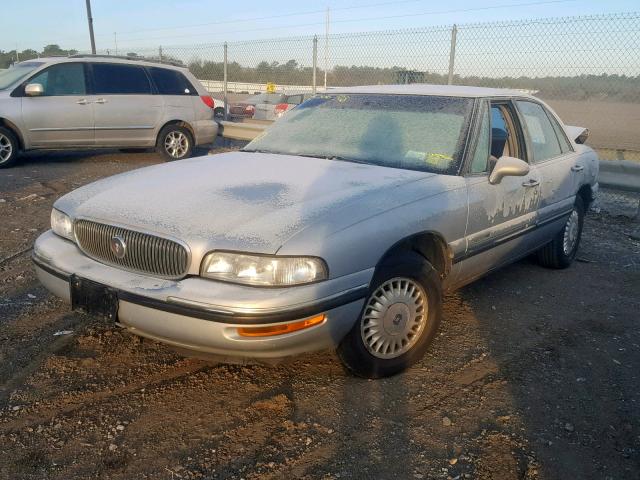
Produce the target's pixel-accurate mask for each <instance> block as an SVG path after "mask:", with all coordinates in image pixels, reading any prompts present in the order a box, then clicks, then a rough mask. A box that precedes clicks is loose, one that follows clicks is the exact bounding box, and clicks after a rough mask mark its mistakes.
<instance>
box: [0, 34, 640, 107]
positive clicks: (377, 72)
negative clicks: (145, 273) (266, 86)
mask: <svg viewBox="0 0 640 480" xmlns="http://www.w3.org/2000/svg"><path fill="white" fill-rule="evenodd" d="M77 53H78V51H77V50H73V49H72V50H64V49H62V48H60V46H58V45H55V44H52V45H47V46H46V47H44V48H43V49H42V51H41V52H37V51H35V50H23V51H22V52H16V51H15V50H11V51H3V50H0V68H8V67H9V66H11V65H12V64H13V63H15V62H16V61H17V59H19V60H20V61H24V60H31V59H34V58H38V57H48V56H68V55H74V54H77ZM127 56H130V57H138V58H143V56H141V55H138V54H136V53H135V52H127ZM144 58H148V59H149V60H153V61H158V60H160V59H159V56H154V57H144ZM162 60H163V61H165V62H168V61H171V62H172V63H177V64H181V65H184V66H186V67H188V68H189V70H190V71H191V72H192V73H193V74H194V75H195V76H196V78H199V79H201V80H222V78H223V73H224V65H223V63H222V62H213V61H208V60H192V61H191V62H189V63H188V64H185V63H184V62H182V61H181V60H180V59H179V58H175V57H172V56H168V55H163V57H162ZM227 72H228V79H229V81H234V82H247V83H267V82H273V83H275V84H276V85H311V83H312V78H313V69H312V67H310V66H304V65H300V64H298V62H297V61H296V60H289V61H287V62H284V63H279V62H266V61H262V62H260V63H258V64H257V65H256V66H245V65H241V64H240V63H238V62H229V63H228V65H227ZM316 78H317V82H318V84H319V85H320V84H322V83H323V82H324V71H323V70H322V69H320V68H318V69H317V70H316ZM408 78H410V79H411V81H419V82H421V83H434V84H446V83H447V80H448V76H447V75H446V74H440V73H435V72H428V71H425V72H414V71H409V70H408V69H406V68H404V67H399V66H394V67H370V66H355V65H352V66H341V65H338V66H335V67H333V68H332V69H331V70H329V71H327V84H328V85H331V86H351V85H375V84H390V83H404V82H405V81H406V80H407V79H408ZM454 83H455V84H457V85H473V86H483V87H495V88H517V89H526V90H535V91H537V95H538V96H540V97H541V98H550V99H568V100H589V99H602V100H615V101H625V102H634V103H637V102H640V75H637V76H628V75H617V74H613V75H612V74H605V73H603V74H601V75H592V74H582V75H576V76H572V77H569V76H545V77H528V76H520V77H510V76H503V77H489V76H468V75H466V76H460V75H455V76H454Z"/></svg>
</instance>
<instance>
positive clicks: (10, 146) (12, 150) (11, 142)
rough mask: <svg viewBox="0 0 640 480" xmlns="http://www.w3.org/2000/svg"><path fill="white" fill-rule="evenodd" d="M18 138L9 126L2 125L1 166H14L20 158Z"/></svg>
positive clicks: (0, 128)
mask: <svg viewBox="0 0 640 480" xmlns="http://www.w3.org/2000/svg"><path fill="white" fill-rule="evenodd" d="M18 148H19V145H18V139H17V138H16V136H15V135H14V133H13V132H12V131H11V130H9V129H8V128H4V127H0V168H6V167H10V166H12V165H13V164H14V163H15V162H16V159H17V158H18Z"/></svg>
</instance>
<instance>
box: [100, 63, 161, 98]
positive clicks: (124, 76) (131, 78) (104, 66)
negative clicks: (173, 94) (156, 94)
mask: <svg viewBox="0 0 640 480" xmlns="http://www.w3.org/2000/svg"><path fill="white" fill-rule="evenodd" d="M92 68H93V89H94V93H95V94H96V95H135V94H138V95H149V94H150V93H151V85H150V84H149V79H148V78H147V74H146V73H145V71H144V69H143V68H142V67H139V66H136V65H126V64H116V63H94V64H93V65H92Z"/></svg>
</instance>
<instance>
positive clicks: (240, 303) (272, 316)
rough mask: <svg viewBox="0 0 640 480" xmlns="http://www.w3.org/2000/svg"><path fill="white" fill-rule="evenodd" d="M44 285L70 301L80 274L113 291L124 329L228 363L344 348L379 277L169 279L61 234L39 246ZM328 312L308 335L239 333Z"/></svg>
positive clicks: (366, 274) (38, 267)
mask: <svg viewBox="0 0 640 480" xmlns="http://www.w3.org/2000/svg"><path fill="white" fill-rule="evenodd" d="M33 260H34V263H35V267H36V273H37V276H38V278H39V280H40V281H41V282H42V284H43V285H44V286H45V287H46V288H47V289H48V290H49V291H51V292H52V293H53V294H55V295H56V296H58V297H60V298H62V299H63V300H65V301H66V302H70V289H69V279H70V277H71V275H74V274H75V275H77V276H79V277H82V278H86V279H88V280H92V281H94V282H98V283H101V284H103V285H106V286H108V287H111V288H113V289H114V290H115V291H116V292H117V297H118V323H119V324H120V325H122V326H123V327H125V328H127V329H128V330H130V331H131V332H132V333H134V334H136V335H140V336H143V337H147V338H152V339H154V340H158V341H161V342H164V343H167V344H170V345H173V346H175V347H178V348H180V349H186V350H192V351H197V352H202V353H205V354H213V355H216V356H223V357H240V358H256V359H277V358H283V357H288V356H291V355H297V354H300V353H303V352H308V351H314V350H320V349H324V348H333V347H335V346H337V345H338V344H339V343H340V341H341V340H342V338H343V337H344V336H345V335H346V333H347V332H348V331H349V330H350V329H351V328H352V326H353V324H354V322H355V321H356V319H357V318H358V315H359V313H360V310H361V309H362V305H363V303H364V297H365V296H366V292H367V288H368V287H367V285H368V282H369V280H370V278H371V275H372V273H373V272H372V271H369V270H366V271H363V272H358V273H356V274H352V275H348V276H346V277H340V278H337V279H332V280H328V281H325V282H319V283H317V284H311V285H305V286H299V287H291V288H272V289H268V288H267V289H265V288H256V287H247V286H242V285H234V284H227V283H222V282H215V281H211V280H206V279H202V278H199V277H187V278H184V279H182V280H178V281H171V280H163V279H158V278H154V277H149V276H145V275H140V274H137V273H131V272H127V271H124V270H120V269H117V268H114V267H110V266H108V265H104V264H102V263H100V262H97V261H95V260H92V259H90V258H89V257H87V256H85V255H84V254H83V253H82V252H81V251H80V250H79V249H78V248H77V247H76V245H75V244H74V243H72V242H70V241H67V240H64V239H62V238H60V237H58V236H57V235H55V234H53V232H51V231H49V232H45V233H44V234H42V235H41V236H40V237H39V238H38V240H37V241H36V243H35V245H34V253H33ZM320 313H324V314H325V317H326V320H325V321H324V322H323V323H322V324H320V325H316V326H313V327H310V328H307V329H305V330H300V331H297V332H293V333H288V334H283V335H277V336H271V337H250V338H248V337H241V336H239V335H238V331H237V329H238V327H246V326H247V325H260V326H268V325H275V324H281V323H284V322H292V321H297V320H302V319H305V318H308V317H311V316H314V315H318V314H320Z"/></svg>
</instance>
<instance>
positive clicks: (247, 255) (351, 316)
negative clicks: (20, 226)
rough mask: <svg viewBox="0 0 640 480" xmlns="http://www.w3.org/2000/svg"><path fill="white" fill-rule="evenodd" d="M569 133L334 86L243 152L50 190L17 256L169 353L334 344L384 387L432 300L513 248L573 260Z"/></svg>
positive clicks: (580, 171)
mask: <svg viewBox="0 0 640 480" xmlns="http://www.w3.org/2000/svg"><path fill="white" fill-rule="evenodd" d="M586 135H587V131H586V129H584V128H578V127H570V126H566V125H564V123H563V122H562V121H561V120H560V118H559V117H558V116H557V115H556V114H555V113H554V112H553V111H552V109H551V108H549V107H548V106H547V105H546V104H545V103H543V102H542V101H540V100H538V99H536V98H534V97H532V96H529V95H527V94H523V93H521V92H518V91H508V90H497V89H484V88H473V87H454V86H431V85H402V86H400V85H395V86H394V85H391V86H371V87H350V88H343V89H335V90H334V91H330V92H328V93H326V94H321V95H318V96H316V97H313V98H311V99H310V100H308V101H306V102H304V103H303V104H301V105H299V106H298V107H296V108H295V109H293V110H291V111H290V112H288V113H287V114H286V115H285V116H284V117H283V118H282V119H281V120H279V121H278V122H276V123H275V124H274V125H272V126H271V127H270V128H269V129H267V130H266V132H265V133H264V134H263V135H261V136H260V137H258V138H256V139H255V140H253V141H252V142H251V143H249V144H248V145H247V146H246V147H245V148H244V149H242V150H241V151H237V152H229V153H222V154H218V155H210V156H205V157H200V158H194V159H190V160H185V161H180V162H174V163H170V164H163V165H156V166H152V167H148V168H142V169H139V170H136V171H132V172H129V173H125V174H121V175H116V176H114V177H110V178H107V179H103V180H100V181H97V182H95V183H92V184H89V185H87V186H84V187H82V188H79V189H77V190H75V191H73V192H71V193H69V194H67V195H65V196H63V197H62V198H60V199H59V200H58V201H57V202H56V203H55V205H54V208H53V211H52V214H51V230H50V231H48V232H46V233H44V234H43V235H42V236H40V237H39V238H38V240H37V242H36V244H35V248H34V254H33V260H34V262H35V265H36V270H37V274H38V276H39V278H40V280H41V281H42V283H43V284H44V285H45V286H46V287H47V288H48V289H49V290H50V291H52V292H53V293H54V294H56V295H58V296H59V297H62V298H63V299H65V300H67V301H68V302H70V304H71V306H72V308H74V309H83V310H85V311H88V312H90V313H94V314H96V315H102V316H104V317H106V318H108V319H110V321H112V322H113V323H114V325H119V326H121V327H124V328H126V329H128V330H129V331H130V332H132V333H133V334H136V335H141V336H143V337H148V338H151V339H155V340H158V341H161V342H165V343H167V344H170V345H172V346H174V347H177V348H179V349H181V350H183V351H184V350H186V351H192V352H195V353H198V354H207V355H211V356H215V357H216V358H222V359H224V360H227V361H245V360H246V359H251V360H258V361H260V360H262V361H266V362H270V361H275V360H277V359H282V358H284V357H289V356H292V355H297V354H300V353H303V352H308V351H312V350H318V349H324V348H336V349H337V351H338V354H339V357H340V358H341V360H342V361H343V363H344V364H345V366H346V367H347V368H348V369H349V370H350V371H351V372H353V373H354V374H357V375H361V376H365V377H370V378H376V377H382V376H388V375H392V374H395V373H398V372H400V371H402V370H403V369H405V368H407V367H408V366H410V365H411V364H413V363H415V362H417V361H418V360H420V358H421V357H422V356H423V354H424V353H425V350H426V349H427V347H428V346H429V344H430V342H431V341H432V339H433V338H434V334H435V333H436V330H437V328H438V324H439V322H440V320H441V315H442V314H441V302H442V295H443V292H447V291H451V290H453V289H456V288H459V287H461V286H463V285H465V284H467V283H469V282H471V281H473V280H475V279H477V278H478V277H480V276H482V275H485V274H486V273H488V272H491V271H493V270H495V269H497V268H499V267H501V266H504V265H506V264H509V263H511V262H514V261H516V260H518V259H520V258H522V257H524V256H528V255H530V254H535V255H536V256H537V258H538V260H539V262H540V264H541V265H543V266H545V267H550V268H565V267H567V266H569V264H571V262H572V260H573V259H574V257H575V255H576V251H577V249H578V245H579V242H580V236H581V232H582V226H583V219H584V215H585V212H586V211H587V210H588V207H589V205H590V204H591V202H592V201H593V200H594V198H595V197H596V195H597V191H598V184H597V173H598V159H597V156H596V154H595V153H594V151H593V150H591V149H590V148H589V147H587V146H586V145H584V140H585V138H586Z"/></svg>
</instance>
